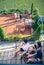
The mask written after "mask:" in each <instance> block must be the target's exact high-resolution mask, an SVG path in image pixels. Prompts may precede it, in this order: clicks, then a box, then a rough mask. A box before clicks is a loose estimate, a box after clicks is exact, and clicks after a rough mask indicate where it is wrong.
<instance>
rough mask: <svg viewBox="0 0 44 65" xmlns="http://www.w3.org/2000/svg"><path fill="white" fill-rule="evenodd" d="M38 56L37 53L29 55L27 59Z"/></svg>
mask: <svg viewBox="0 0 44 65" xmlns="http://www.w3.org/2000/svg"><path fill="white" fill-rule="evenodd" d="M36 54H37V53H34V54H29V55H28V56H27V58H30V57H33V56H34V55H36Z"/></svg>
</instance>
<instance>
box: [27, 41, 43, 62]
mask: <svg viewBox="0 0 44 65" xmlns="http://www.w3.org/2000/svg"><path fill="white" fill-rule="evenodd" d="M35 49H36V53H34V54H29V55H28V56H27V58H28V61H27V63H30V62H32V63H42V52H41V43H40V42H37V43H36V44H35Z"/></svg>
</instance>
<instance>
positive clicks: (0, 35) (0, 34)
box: [0, 27, 6, 41]
mask: <svg viewBox="0 0 44 65" xmlns="http://www.w3.org/2000/svg"><path fill="white" fill-rule="evenodd" d="M5 38H6V35H5V32H4V30H3V29H2V27H0V40H1V41H2V40H5Z"/></svg>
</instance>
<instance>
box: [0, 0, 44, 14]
mask: <svg viewBox="0 0 44 65" xmlns="http://www.w3.org/2000/svg"><path fill="white" fill-rule="evenodd" d="M32 3H34V6H35V7H37V8H38V9H39V12H40V14H41V15H44V0H1V1H0V10H8V9H20V10H27V9H29V8H30V7H31V4H32Z"/></svg>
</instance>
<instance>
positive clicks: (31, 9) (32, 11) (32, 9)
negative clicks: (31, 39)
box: [31, 3, 34, 14]
mask: <svg viewBox="0 0 44 65" xmlns="http://www.w3.org/2000/svg"><path fill="white" fill-rule="evenodd" d="M33 7H34V6H33V3H32V5H31V14H32V13H33Z"/></svg>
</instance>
